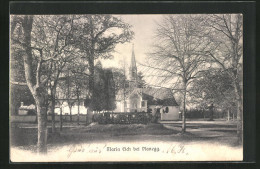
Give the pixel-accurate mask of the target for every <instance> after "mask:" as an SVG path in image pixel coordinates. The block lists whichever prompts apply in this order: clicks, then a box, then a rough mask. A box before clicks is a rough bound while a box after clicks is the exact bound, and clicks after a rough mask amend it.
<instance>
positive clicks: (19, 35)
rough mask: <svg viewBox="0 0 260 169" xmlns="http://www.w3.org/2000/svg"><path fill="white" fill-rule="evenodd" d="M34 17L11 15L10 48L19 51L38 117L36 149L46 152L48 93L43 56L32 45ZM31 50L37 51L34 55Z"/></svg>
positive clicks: (39, 50)
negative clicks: (43, 71)
mask: <svg viewBox="0 0 260 169" xmlns="http://www.w3.org/2000/svg"><path fill="white" fill-rule="evenodd" d="M33 20H34V17H33V16H31V15H26V16H11V48H12V51H15V50H18V51H19V52H20V53H21V57H22V58H23V64H24V73H25V79H26V83H27V86H28V87H29V89H30V92H31V93H32V95H33V98H34V100H35V104H36V108H37V117H38V142H37V151H38V152H39V153H46V152H47V102H48V94H47V90H46V82H47V80H48V79H47V77H44V76H43V74H42V70H43V62H45V59H44V58H43V51H42V49H40V48H38V47H35V46H33V44H32V30H33ZM33 51H37V52H38V55H37V56H36V57H35V56H34V55H33Z"/></svg>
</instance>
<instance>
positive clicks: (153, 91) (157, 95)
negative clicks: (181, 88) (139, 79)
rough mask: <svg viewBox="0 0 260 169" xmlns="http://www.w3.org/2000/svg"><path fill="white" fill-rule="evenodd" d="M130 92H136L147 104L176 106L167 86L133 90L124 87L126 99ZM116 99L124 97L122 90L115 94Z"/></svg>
mask: <svg viewBox="0 0 260 169" xmlns="http://www.w3.org/2000/svg"><path fill="white" fill-rule="evenodd" d="M132 93H138V94H140V95H141V96H142V99H143V100H147V104H148V105H164V106H178V103H177V102H176V100H175V98H174V96H173V93H172V91H171V89H169V88H152V87H147V88H136V89H134V90H133V91H130V90H129V89H126V99H127V98H128V97H129V95H131V94H132ZM116 99H117V100H123V99H124V91H123V90H120V91H119V92H118V94H117V96H116Z"/></svg>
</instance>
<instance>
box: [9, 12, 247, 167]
mask: <svg viewBox="0 0 260 169" xmlns="http://www.w3.org/2000/svg"><path fill="white" fill-rule="evenodd" d="M9 22H10V25H9V28H10V30H9V31H10V42H9V43H10V56H9V60H10V62H9V63H10V66H9V68H10V72H9V93H10V104H9V124H10V125H9V133H10V134H9V137H10V147H9V151H10V161H11V162H145V161H157V162H158V161H159V162H160V161H164V162H165V161H167V162H169V161H243V141H244V140H243V135H244V132H243V125H244V123H243V14H242V13H219V14H213V13H212V14H211V13H208V14H62V15H61V14H59V15H51V14H49V15H41V14H39V15H19V14H10V21H9Z"/></svg>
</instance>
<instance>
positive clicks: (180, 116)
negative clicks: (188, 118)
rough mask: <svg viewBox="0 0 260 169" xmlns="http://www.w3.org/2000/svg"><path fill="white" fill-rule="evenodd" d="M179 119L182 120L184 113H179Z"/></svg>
mask: <svg viewBox="0 0 260 169" xmlns="http://www.w3.org/2000/svg"><path fill="white" fill-rule="evenodd" d="M179 119H180V120H181V119H182V113H181V111H179Z"/></svg>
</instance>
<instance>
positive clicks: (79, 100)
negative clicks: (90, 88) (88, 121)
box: [78, 97, 80, 125]
mask: <svg viewBox="0 0 260 169" xmlns="http://www.w3.org/2000/svg"><path fill="white" fill-rule="evenodd" d="M79 106H80V100H79V97H78V125H79V113H80V107H79Z"/></svg>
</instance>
